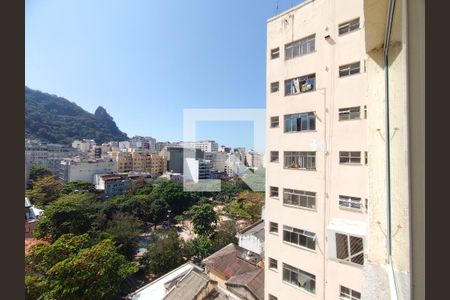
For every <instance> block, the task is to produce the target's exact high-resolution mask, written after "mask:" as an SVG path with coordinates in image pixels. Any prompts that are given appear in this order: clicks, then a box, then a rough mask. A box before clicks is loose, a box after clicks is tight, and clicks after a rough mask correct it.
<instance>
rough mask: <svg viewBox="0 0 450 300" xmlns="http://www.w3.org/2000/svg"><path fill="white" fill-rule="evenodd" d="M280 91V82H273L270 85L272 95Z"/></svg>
mask: <svg viewBox="0 0 450 300" xmlns="http://www.w3.org/2000/svg"><path fill="white" fill-rule="evenodd" d="M279 90H280V83H279V82H278V81H276V82H272V83H271V84H270V92H271V93H276V92H278V91H279Z"/></svg>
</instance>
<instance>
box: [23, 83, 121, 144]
mask: <svg viewBox="0 0 450 300" xmlns="http://www.w3.org/2000/svg"><path fill="white" fill-rule="evenodd" d="M25 135H26V136H27V137H30V138H37V139H39V140H42V141H46V142H50V143H61V144H68V143H71V142H72V141H73V140H75V139H83V138H85V139H94V140H95V141H96V142H97V143H103V142H107V141H119V140H126V139H128V137H127V135H126V134H125V133H123V132H122V131H120V130H119V128H118V127H117V125H116V123H115V122H114V120H113V118H112V117H111V116H110V115H109V114H108V113H107V112H106V110H105V109H104V108H103V107H101V106H100V107H98V108H97V110H96V111H95V113H94V114H91V113H88V112H87V111H85V110H83V109H82V108H81V107H79V106H78V105H76V104H75V103H73V102H70V101H69V100H67V99H64V98H62V97H58V96H55V95H50V94H47V93H42V92H40V91H36V90H32V89H30V88H28V87H25Z"/></svg>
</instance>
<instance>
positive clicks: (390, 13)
mask: <svg viewBox="0 0 450 300" xmlns="http://www.w3.org/2000/svg"><path fill="white" fill-rule="evenodd" d="M395 2H396V0H389V8H388V15H387V22H386V34H385V39H384V79H385V111H386V113H385V117H386V119H385V123H386V133H385V135H386V227H387V228H386V236H387V243H386V247H387V258H388V268H389V270H388V272H389V278H390V281H392V282H393V283H394V286H393V287H392V286H391V285H390V290H391V293H390V294H391V299H393V300H394V299H395V300H396V299H397V297H398V295H397V288H396V282H395V274H394V271H393V265H392V224H391V223H392V218H391V201H392V199H391V151H390V150H391V140H390V112H389V100H390V99H389V47H390V42H391V32H392V22H393V18H394V11H395Z"/></svg>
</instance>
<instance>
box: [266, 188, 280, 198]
mask: <svg viewBox="0 0 450 300" xmlns="http://www.w3.org/2000/svg"><path fill="white" fill-rule="evenodd" d="M275 189H276V196H274V193H275ZM269 197H270V198H275V199H278V197H280V189H279V187H277V186H270V187H269Z"/></svg>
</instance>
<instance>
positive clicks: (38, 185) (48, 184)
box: [26, 176, 63, 207]
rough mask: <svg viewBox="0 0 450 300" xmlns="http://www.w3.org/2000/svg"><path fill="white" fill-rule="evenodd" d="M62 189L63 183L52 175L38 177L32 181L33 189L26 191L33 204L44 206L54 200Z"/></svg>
mask: <svg viewBox="0 0 450 300" xmlns="http://www.w3.org/2000/svg"><path fill="white" fill-rule="evenodd" d="M62 190H63V184H62V182H61V181H59V180H57V179H56V178H55V177H53V176H43V177H39V178H38V179H36V180H35V181H34V182H33V189H31V190H29V191H27V192H26V195H27V196H28V197H29V198H30V200H31V201H32V203H33V204H36V205H37V206H41V207H43V206H46V205H48V204H49V203H51V202H52V201H54V200H56V199H57V198H58V197H59V196H60V194H61V191H62Z"/></svg>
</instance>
